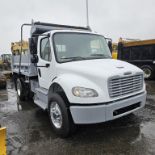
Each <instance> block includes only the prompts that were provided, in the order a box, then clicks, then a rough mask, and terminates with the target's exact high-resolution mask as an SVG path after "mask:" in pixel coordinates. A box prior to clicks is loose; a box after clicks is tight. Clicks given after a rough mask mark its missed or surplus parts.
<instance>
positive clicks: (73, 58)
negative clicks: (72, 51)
mask: <svg viewBox="0 0 155 155" xmlns="http://www.w3.org/2000/svg"><path fill="white" fill-rule="evenodd" d="M61 59H70V60H85V59H86V58H85V57H80V56H77V57H64V58H63V57H62V58H61Z"/></svg>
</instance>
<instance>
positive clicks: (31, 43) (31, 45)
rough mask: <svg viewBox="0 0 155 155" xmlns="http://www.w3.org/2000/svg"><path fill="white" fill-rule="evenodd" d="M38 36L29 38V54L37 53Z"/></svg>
mask: <svg viewBox="0 0 155 155" xmlns="http://www.w3.org/2000/svg"><path fill="white" fill-rule="evenodd" d="M37 42H38V37H32V38H29V49H30V53H31V54H37Z"/></svg>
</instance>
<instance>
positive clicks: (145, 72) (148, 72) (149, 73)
mask: <svg viewBox="0 0 155 155" xmlns="http://www.w3.org/2000/svg"><path fill="white" fill-rule="evenodd" d="M143 71H144V78H146V79H147V78H149V77H150V76H151V70H150V69H149V68H144V69H143Z"/></svg>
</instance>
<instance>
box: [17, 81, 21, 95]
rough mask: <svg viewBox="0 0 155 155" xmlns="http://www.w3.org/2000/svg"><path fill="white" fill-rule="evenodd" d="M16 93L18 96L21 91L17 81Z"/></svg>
mask: <svg viewBox="0 0 155 155" xmlns="http://www.w3.org/2000/svg"><path fill="white" fill-rule="evenodd" d="M17 94H18V96H20V94H21V91H20V84H19V83H18V82H17Z"/></svg>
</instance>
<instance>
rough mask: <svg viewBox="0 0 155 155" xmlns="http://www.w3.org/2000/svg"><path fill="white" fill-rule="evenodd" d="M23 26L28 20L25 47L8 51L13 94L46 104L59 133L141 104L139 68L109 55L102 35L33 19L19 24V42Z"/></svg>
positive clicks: (116, 115)
mask: <svg viewBox="0 0 155 155" xmlns="http://www.w3.org/2000/svg"><path fill="white" fill-rule="evenodd" d="M24 26H31V33H30V34H31V35H30V39H29V52H27V53H20V54H19V55H13V57H12V70H13V77H14V81H15V86H16V90H17V96H18V98H19V99H20V100H23V99H25V98H28V97H33V100H34V103H35V104H37V105H38V106H40V107H41V108H42V109H43V110H47V111H48V113H49V118H50V121H51V124H52V127H53V129H54V131H55V132H56V133H57V134H58V135H59V136H62V137H66V136H68V135H69V134H70V133H72V131H73V130H74V128H75V126H76V125H77V124H95V123H102V122H106V121H110V120H114V119H117V118H119V117H122V116H125V115H128V114H130V113H132V112H134V111H137V110H139V109H141V108H142V107H144V105H145V101H146V89H145V83H144V75H143V71H142V70H141V69H139V68H138V67H136V66H134V65H131V64H129V63H127V62H123V61H120V60H114V59H112V58H111V52H110V50H109V47H108V44H107V41H106V38H105V37H104V36H103V35H100V34H98V33H96V32H92V31H91V30H90V28H87V27H75V26H68V25H57V24H49V23H41V22H33V23H32V24H23V25H22V27H21V42H22V40H23V38H22V36H23V35H22V34H23V28H24ZM21 48H22V46H21ZM21 51H22V49H21Z"/></svg>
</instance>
